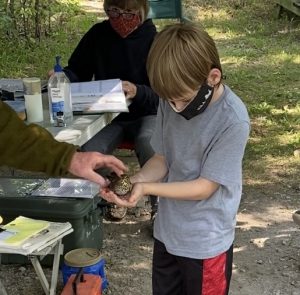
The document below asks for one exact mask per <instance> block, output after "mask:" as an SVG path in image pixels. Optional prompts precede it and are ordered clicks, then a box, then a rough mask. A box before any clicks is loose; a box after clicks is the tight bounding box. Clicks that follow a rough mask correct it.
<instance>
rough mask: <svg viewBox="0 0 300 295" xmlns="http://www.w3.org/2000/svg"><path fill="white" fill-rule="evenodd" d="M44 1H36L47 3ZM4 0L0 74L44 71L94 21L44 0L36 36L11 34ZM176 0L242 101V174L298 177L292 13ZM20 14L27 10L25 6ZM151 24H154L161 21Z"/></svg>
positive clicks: (245, 0) (244, 0)
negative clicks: (245, 128)
mask: <svg viewBox="0 0 300 295" xmlns="http://www.w3.org/2000/svg"><path fill="white" fill-rule="evenodd" d="M47 1H50V0H45V1H43V2H41V3H44V4H43V5H45V6H47V5H46V4H45V3H49V2H47ZM4 2H5V1H3V0H0V30H1V32H2V33H1V35H0V41H1V42H0V77H10V78H22V77H25V76H38V77H41V78H46V77H47V72H48V70H49V69H51V68H52V66H53V63H54V57H55V55H57V54H59V55H61V56H62V64H66V63H67V59H68V58H69V56H70V54H71V52H72V51H73V50H74V48H75V46H76V45H77V43H78V41H79V40H80V39H81V37H82V36H83V34H84V33H85V32H86V31H87V30H88V28H90V27H91V26H92V24H94V23H95V22H97V21H98V19H97V16H96V15H94V14H91V13H89V14H86V13H84V12H83V11H80V10H79V8H78V6H76V1H72V2H71V1H64V2H63V1H59V2H58V1H51V3H53V2H55V3H56V4H55V5H52V4H51V5H48V6H51V7H46V8H47V9H46V8H45V10H43V12H42V13H43V15H49V12H48V10H50V15H51V18H50V22H49V23H48V24H47V21H46V20H45V22H46V23H45V24H47V25H43V26H42V30H41V31H42V32H43V34H42V35H41V37H40V38H38V39H36V38H34V35H33V33H30V34H29V36H30V38H24V34H23V33H22V32H23V30H22V29H18V30H15V31H14V32H13V34H12V31H11V29H9V28H11V27H12V24H13V22H12V19H11V18H9V17H8V16H7V15H6V14H5V13H6V10H4V9H3V7H4V6H3V4H4ZM17 2H18V3H21V1H20V0H19V1H16V2H15V3H17ZM28 3H29V2H28ZM183 4H184V13H185V15H186V16H188V17H189V18H190V19H192V20H193V21H194V22H198V23H199V24H200V25H202V26H204V27H205V29H206V30H207V31H208V32H209V33H210V35H212V37H213V38H214V39H215V41H216V44H217V46H218V49H219V52H220V56H221V60H222V64H223V70H224V74H225V75H226V77H227V78H226V80H225V83H226V84H228V85H229V86H230V87H231V88H232V89H233V90H234V91H235V92H236V93H237V94H238V95H239V96H240V97H241V98H242V99H243V100H244V102H245V103H246V105H247V107H248V110H249V113H250V117H251V124H252V127H251V128H252V130H251V137H250V141H249V144H248V146H247V149H246V157H245V163H244V165H245V175H246V179H252V180H253V179H256V181H258V180H260V179H271V180H272V181H273V177H274V171H273V170H274V169H275V168H276V167H279V166H280V167H281V168H280V169H283V170H285V173H283V174H285V175H288V176H289V177H288V179H284V181H285V182H288V181H291V180H292V179H296V178H297V179H298V184H299V176H298V175H299V171H300V160H299V158H296V157H294V156H293V151H294V150H295V149H299V148H300V75H299V68H300V45H299V41H300V23H299V19H297V18H291V17H290V15H288V14H284V15H283V16H282V17H281V18H278V17H277V8H276V5H275V1H268V0H210V1H208V0H184V1H183ZM61 5H63V6H61ZM61 11H63V13H62V12H61ZM18 13H19V14H20V13H21V12H18ZM22 13H23V14H28V16H29V15H32V11H31V12H29V11H26V10H24V11H23V12H22ZM102 16H103V14H102ZM171 22H173V21H171ZM155 23H156V24H157V26H158V28H159V29H161V28H162V27H163V26H164V25H165V24H167V21H161V20H157V21H155ZM47 26H48V27H50V29H47ZM30 28H31V27H30ZM46 32H47V33H46ZM3 33H4V34H3ZM5 36H6V37H5ZM274 167H275V168H274ZM275 170H276V169H275ZM281 181H282V180H281Z"/></svg>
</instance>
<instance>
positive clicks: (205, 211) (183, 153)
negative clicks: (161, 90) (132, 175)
mask: <svg viewBox="0 0 300 295" xmlns="http://www.w3.org/2000/svg"><path fill="white" fill-rule="evenodd" d="M249 130H250V120H249V116H248V113H247V109H246V107H245V105H244V104H243V102H242V101H241V100H240V99H239V97H237V96H236V95H235V94H234V93H233V92H232V90H231V89H230V88H229V87H228V86H225V90H224V92H223V94H222V96H221V97H220V98H219V99H218V100H217V101H215V102H214V103H211V104H210V105H209V106H208V108H207V109H206V110H205V111H204V112H203V113H202V114H200V115H198V116H196V117H194V118H192V119H191V120H186V119H185V118H184V117H182V116H181V115H179V114H177V113H175V112H174V111H173V110H172V109H171V107H170V105H169V103H168V102H167V101H165V100H160V105H159V110H158V114H157V125H156V131H155V132H154V134H153V137H152V139H151V144H152V146H153V148H154V150H155V152H156V153H157V154H160V155H163V156H164V157H165V159H166V162H167V167H168V175H167V177H166V179H165V180H164V182H174V181H188V180H193V179H197V178H199V177H203V178H206V179H209V180H212V181H214V182H217V183H219V184H220V187H219V189H218V190H217V191H216V192H215V193H214V194H213V195H212V196H211V197H210V198H208V199H206V200H202V201H178V200H172V199H169V198H160V200H159V207H158V216H157V218H156V219H155V225H154V237H155V238H156V239H158V240H160V241H161V242H162V243H164V244H165V246H166V248H167V250H168V252H169V253H171V254H174V255H178V256H183V257H190V258H198V259H206V258H211V257H215V256H217V255H218V254H221V253H223V252H225V251H227V250H228V249H229V248H230V246H231V245H232V243H233V240H234V230H235V224H236V214H237V210H238V207H239V203H240V199H241V193H242V158H243V155H244V149H245V146H246V142H247V139H248V136H249Z"/></svg>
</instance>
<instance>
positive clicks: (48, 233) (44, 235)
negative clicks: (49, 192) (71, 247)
mask: <svg viewBox="0 0 300 295" xmlns="http://www.w3.org/2000/svg"><path fill="white" fill-rule="evenodd" d="M71 232H73V229H72V225H71V223H69V222H50V221H49V227H48V228H47V229H45V230H43V231H41V232H40V233H38V234H36V235H35V236H33V237H31V238H29V239H27V240H26V241H24V242H23V243H22V244H20V245H8V244H6V243H5V242H4V241H1V240H0V252H1V253H15V254H23V255H28V254H31V253H35V252H36V251H39V250H42V249H44V248H45V247H47V246H50V245H51V244H53V243H54V242H55V241H57V240H58V239H61V238H62V237H64V236H66V235H67V234H69V233H71Z"/></svg>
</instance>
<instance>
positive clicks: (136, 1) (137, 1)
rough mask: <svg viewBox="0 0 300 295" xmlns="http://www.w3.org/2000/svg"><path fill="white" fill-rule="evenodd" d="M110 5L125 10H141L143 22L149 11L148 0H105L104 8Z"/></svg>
mask: <svg viewBox="0 0 300 295" xmlns="http://www.w3.org/2000/svg"><path fill="white" fill-rule="evenodd" d="M110 6H116V7H118V8H121V9H123V10H126V9H133V10H139V11H140V13H141V18H142V22H144V20H145V19H146V18H147V15H148V12H149V3H148V0H104V3H103V7H104V10H107V9H108V8H109V7H110Z"/></svg>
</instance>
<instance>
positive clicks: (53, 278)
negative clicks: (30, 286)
mask: <svg viewBox="0 0 300 295" xmlns="http://www.w3.org/2000/svg"><path fill="white" fill-rule="evenodd" d="M62 253H63V244H62V242H61V240H59V241H58V243H57V245H56V246H55V248H54V257H53V267H52V276H51V285H50V295H55V292H56V287H57V278H58V272H59V259H60V255H61V254H62Z"/></svg>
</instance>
